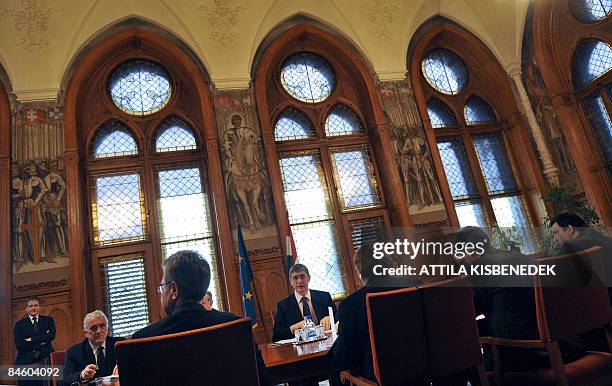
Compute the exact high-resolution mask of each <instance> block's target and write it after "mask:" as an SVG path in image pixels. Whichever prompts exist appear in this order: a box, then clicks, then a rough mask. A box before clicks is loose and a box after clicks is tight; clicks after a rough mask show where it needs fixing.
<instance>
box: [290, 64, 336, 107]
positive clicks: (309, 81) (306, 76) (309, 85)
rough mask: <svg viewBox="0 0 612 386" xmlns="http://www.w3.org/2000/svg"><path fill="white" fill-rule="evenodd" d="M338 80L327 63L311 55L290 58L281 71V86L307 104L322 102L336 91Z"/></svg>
mask: <svg viewBox="0 0 612 386" xmlns="http://www.w3.org/2000/svg"><path fill="white" fill-rule="evenodd" d="M335 83H336V78H335V75H334V71H333V70H332V68H331V66H330V65H329V63H327V61H326V60H325V59H323V58H321V57H320V56H317V55H314V54H311V53H300V54H296V55H293V56H291V57H290V58H288V59H287V60H286V61H285V63H283V66H282V70H281V84H282V85H283V87H284V88H285V90H287V92H288V93H289V94H290V95H291V96H292V97H294V98H296V99H298V100H300V101H302V102H306V103H317V102H321V101H323V100H325V99H327V97H328V96H329V94H331V92H332V91H333V90H334V87H335Z"/></svg>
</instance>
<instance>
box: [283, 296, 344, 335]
mask: <svg viewBox="0 0 612 386" xmlns="http://www.w3.org/2000/svg"><path fill="white" fill-rule="evenodd" d="M310 296H311V297H312V300H311V301H312V308H313V309H314V312H315V314H316V315H317V318H318V319H319V320H321V319H323V318H324V317H326V316H328V315H329V312H328V310H327V307H331V308H332V310H333V311H334V315H335V314H336V305H335V304H334V302H333V301H332V298H331V295H330V294H329V292H325V291H317V290H313V289H311V290H310ZM303 319H304V317H303V316H302V313H301V312H300V307H299V305H298V303H297V300H296V299H295V294H294V293H293V292H292V293H291V294H290V295H289V296H287V297H286V298H284V299H283V300H281V301H280V302H278V304H277V305H276V317H275V319H274V329H273V331H272V340H273V341H275V342H276V341H279V340H283V339H290V338H293V337H294V336H295V335H294V333H292V332H291V330H290V329H289V327H290V326H291V325H292V324H295V323H297V322H299V321H301V320H303Z"/></svg>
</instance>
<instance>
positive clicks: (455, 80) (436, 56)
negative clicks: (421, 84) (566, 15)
mask: <svg viewBox="0 0 612 386" xmlns="http://www.w3.org/2000/svg"><path fill="white" fill-rule="evenodd" d="M421 69H422V71H423V76H424V77H425V80H427V83H429V85H430V86H431V87H433V88H434V89H436V90H438V91H440V92H441V93H444V94H448V95H456V94H458V93H459V92H461V90H463V88H464V87H465V85H466V84H467V81H468V72H467V69H466V67H465V64H464V63H463V60H461V58H460V57H459V56H457V55H455V54H454V53H453V52H451V51H449V50H446V49H444V48H437V49H434V50H431V51H429V53H428V54H427V56H425V59H423V62H422V63H421Z"/></svg>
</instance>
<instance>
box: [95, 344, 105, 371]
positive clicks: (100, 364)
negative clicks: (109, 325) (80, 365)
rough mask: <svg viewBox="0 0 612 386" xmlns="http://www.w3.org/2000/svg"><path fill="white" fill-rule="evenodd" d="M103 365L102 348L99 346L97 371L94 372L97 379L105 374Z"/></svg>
mask: <svg viewBox="0 0 612 386" xmlns="http://www.w3.org/2000/svg"><path fill="white" fill-rule="evenodd" d="M105 364H106V357H105V356H104V347H102V346H100V347H98V363H96V365H97V366H98V371H97V372H96V375H97V376H98V377H100V376H103V375H104V374H105V370H106V369H105Z"/></svg>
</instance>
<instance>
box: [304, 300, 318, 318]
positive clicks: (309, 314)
mask: <svg viewBox="0 0 612 386" xmlns="http://www.w3.org/2000/svg"><path fill="white" fill-rule="evenodd" d="M302 314H303V315H304V317H307V316H310V319H311V320H312V321H313V323H314V324H317V320H316V317H315V316H314V315H312V314H311V313H310V306H309V303H308V298H307V297H306V296H304V297H303V298H302Z"/></svg>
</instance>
